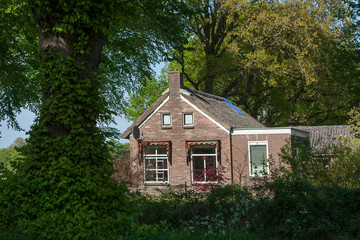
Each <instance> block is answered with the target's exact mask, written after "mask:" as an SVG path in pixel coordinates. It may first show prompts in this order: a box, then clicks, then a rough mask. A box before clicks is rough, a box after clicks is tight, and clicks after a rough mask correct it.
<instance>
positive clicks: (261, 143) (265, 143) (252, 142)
mask: <svg viewBox="0 0 360 240" xmlns="http://www.w3.org/2000/svg"><path fill="white" fill-rule="evenodd" d="M264 145H265V146H266V173H267V174H269V144H268V141H249V142H248V156H249V175H250V176H251V177H254V176H263V174H261V173H258V174H257V175H256V174H252V171H251V168H252V166H251V150H250V147H251V146H264Z"/></svg>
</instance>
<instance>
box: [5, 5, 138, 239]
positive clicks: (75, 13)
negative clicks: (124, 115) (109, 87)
mask: <svg viewBox="0 0 360 240" xmlns="http://www.w3.org/2000/svg"><path fill="white" fill-rule="evenodd" d="M116 4H117V1H76V0H74V1H65V2H58V1H52V0H49V1H44V0H39V1H30V2H29V6H30V7H31V9H32V12H33V16H34V19H35V22H36V23H37V25H38V33H39V42H40V49H41V69H40V71H41V74H42V76H43V77H42V80H41V83H40V85H41V90H42V95H43V96H42V97H43V99H42V104H41V108H40V115H39V116H38V118H37V120H36V124H35V125H34V126H33V127H32V129H31V131H30V138H29V140H28V144H27V145H26V146H25V148H24V149H23V154H24V155H25V159H26V160H25V161H24V163H23V164H22V165H21V166H20V168H19V169H20V170H19V171H18V174H17V175H16V176H14V178H16V179H13V180H12V183H14V184H15V185H14V188H16V194H15V193H14V194H13V196H14V197H13V199H11V198H10V199H6V201H8V203H6V204H9V206H11V208H17V209H21V210H17V211H15V212H11V210H9V213H5V214H3V212H2V213H1V214H2V216H6V215H8V216H6V219H8V220H6V219H5V220H2V221H9V222H10V224H13V226H14V228H16V229H18V230H19V231H20V232H22V233H23V234H26V235H34V236H37V237H44V238H48V239H79V238H80V239H89V238H90V237H91V238H93V239H97V238H100V237H103V238H104V237H105V238H106V239H111V238H116V237H119V235H120V234H124V232H125V230H129V229H130V225H131V224H132V222H133V221H132V220H131V219H132V217H133V216H134V214H136V212H137V211H136V210H135V209H134V208H133V207H132V205H131V204H130V202H129V198H128V197H127V196H126V193H127V191H128V190H127V188H126V186H125V185H120V186H119V185H116V184H115V181H114V180H113V179H111V178H110V176H111V174H112V173H113V166H112V162H111V161H110V155H109V152H108V149H107V147H106V145H105V141H104V140H105V138H104V136H103V134H102V132H101V131H100V130H99V129H98V127H97V122H98V121H100V120H101V118H106V117H107V116H108V115H109V114H108V113H107V110H106V100H105V99H104V98H103V97H102V95H101V91H100V88H101V86H102V84H104V83H103V82H101V80H100V78H97V71H98V68H99V63H100V56H101V52H102V48H103V46H104V42H105V40H106V34H107V31H108V26H109V21H110V18H111V16H112V14H114V12H113V10H114V9H115V8H116V7H118V6H115V5H116ZM119 4H120V3H119ZM9 177H11V176H9ZM9 182H11V181H9ZM15 186H16V187H15ZM1 209H4V208H1ZM14 213H15V215H14ZM11 217H13V218H11ZM9 218H10V219H9ZM12 221H13V222H14V223H11V222H12ZM0 225H1V226H3V225H6V224H0ZM7 231H9V229H7Z"/></svg>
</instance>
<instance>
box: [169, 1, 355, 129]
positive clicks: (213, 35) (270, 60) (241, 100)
mask: <svg viewBox="0 0 360 240" xmlns="http://www.w3.org/2000/svg"><path fill="white" fill-rule="evenodd" d="M189 5H190V7H192V8H193V9H196V10H197V14H196V15H195V16H193V17H192V18H190V19H189V21H188V24H187V26H188V28H187V30H188V33H189V43H188V44H187V45H186V46H185V48H184V51H182V52H174V54H173V55H172V57H173V60H174V61H173V62H172V65H171V68H173V67H175V66H176V67H178V68H179V69H181V71H182V72H184V76H185V81H186V82H187V84H190V85H191V87H193V88H195V89H199V90H202V91H205V92H209V93H213V94H216V95H219V96H224V97H227V98H229V99H231V100H232V101H233V102H235V103H237V104H238V105H240V106H241V107H242V108H243V109H244V110H245V111H247V112H248V113H249V114H251V115H252V116H253V117H255V118H256V119H259V120H260V121H261V122H262V123H264V124H265V125H267V126H284V125H285V126H286V125H300V124H301V125H317V124H320V123H321V124H324V125H325V124H343V123H344V122H345V121H346V119H347V118H348V117H347V112H348V111H349V109H350V108H351V107H352V106H356V104H357V103H358V102H359V98H358V95H357V94H356V93H355V92H358V91H359V85H358V81H357V79H358V77H359V71H358V67H357V66H358V61H357V60H356V59H358V56H357V55H358V52H357V50H356V49H357V45H356V44H357V42H356V41H354V37H355V35H354V34H353V32H351V31H349V28H348V27H349V25H350V22H349V21H348V20H349V18H348V17H347V16H348V14H349V11H348V9H347V5H346V4H345V3H344V1H342V0H339V1H331V2H329V1H316V3H314V2H312V1H310V2H309V1H302V0H296V1H277V2H274V1H258V2H256V3H250V2H247V1H240V2H239V1H232V0H227V1H217V0H203V1H189ZM334 9H336V11H335V10H334ZM355 89H358V90H355ZM343 96H347V97H346V98H344V97H343Z"/></svg>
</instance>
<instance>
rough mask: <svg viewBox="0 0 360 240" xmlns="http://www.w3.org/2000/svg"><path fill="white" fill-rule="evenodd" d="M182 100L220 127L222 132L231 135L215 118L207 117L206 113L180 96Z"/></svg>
mask: <svg viewBox="0 0 360 240" xmlns="http://www.w3.org/2000/svg"><path fill="white" fill-rule="evenodd" d="M180 98H181V99H182V100H184V102H186V103H187V104H189V105H190V106H191V107H193V108H195V110H196V111H198V112H199V113H201V114H202V115H204V116H205V117H207V118H208V119H209V120H210V121H212V122H213V123H215V124H216V125H217V126H219V127H220V128H221V129H222V130H224V131H225V132H227V133H230V131H229V130H227V129H226V128H225V127H224V126H223V125H221V124H220V123H218V122H217V121H215V120H214V119H213V118H211V117H210V116H209V115H207V114H206V113H204V112H203V111H201V110H200V109H199V108H198V107H196V106H195V105H194V104H192V103H191V102H190V101H189V100H187V99H186V98H184V97H183V96H182V95H181V94H180Z"/></svg>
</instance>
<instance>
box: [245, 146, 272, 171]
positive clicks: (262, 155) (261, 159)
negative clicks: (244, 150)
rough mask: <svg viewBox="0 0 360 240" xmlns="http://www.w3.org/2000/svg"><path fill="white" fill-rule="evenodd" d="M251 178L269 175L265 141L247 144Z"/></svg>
mask: <svg viewBox="0 0 360 240" xmlns="http://www.w3.org/2000/svg"><path fill="white" fill-rule="evenodd" d="M249 158H250V173H251V176H255V175H265V174H268V173H269V164H268V149H267V142H266V141H259V142H249Z"/></svg>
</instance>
